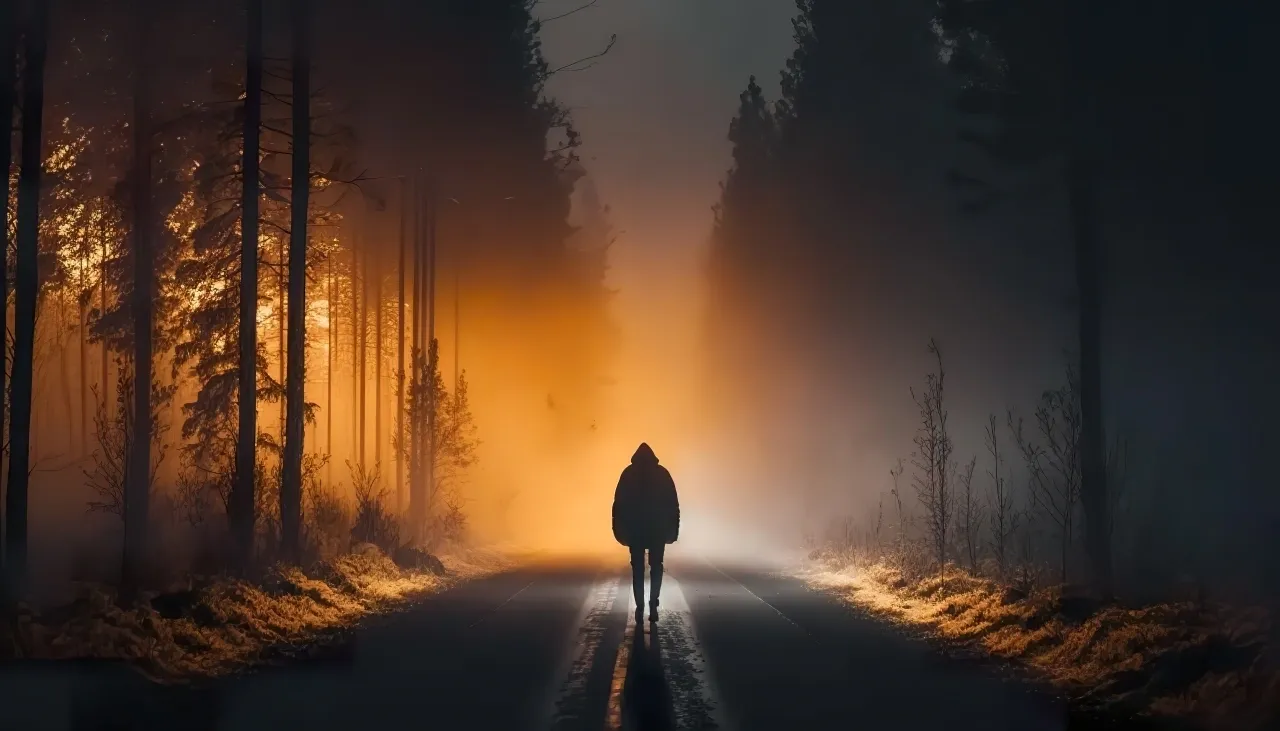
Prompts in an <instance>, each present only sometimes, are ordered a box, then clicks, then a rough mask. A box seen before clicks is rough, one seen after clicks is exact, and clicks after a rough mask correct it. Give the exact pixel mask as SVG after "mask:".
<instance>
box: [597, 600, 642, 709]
mask: <svg viewBox="0 0 1280 731" xmlns="http://www.w3.org/2000/svg"><path fill="white" fill-rule="evenodd" d="M636 631H637V627H636V621H635V613H634V612H627V630H626V632H624V633H623V635H622V643H621V644H619V645H618V654H617V656H616V658H615V659H614V662H613V680H612V681H611V682H610V683H609V710H608V712H607V713H606V714H605V720H604V727H605V729H606V731H621V730H622V691H623V689H624V688H625V687H626V684H627V665H628V663H629V662H630V661H631V643H632V641H633V640H634V638H635V633H636ZM639 631H641V632H643V631H644V629H643V628H641V629H640V630H639Z"/></svg>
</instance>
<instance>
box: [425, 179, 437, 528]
mask: <svg viewBox="0 0 1280 731" xmlns="http://www.w3.org/2000/svg"><path fill="white" fill-rule="evenodd" d="M436 203H437V201H436V192H435V189H434V188H432V189H431V190H430V191H429V192H428V196H427V283H426V289H427V303H426V304H427V308H426V309H427V352H428V356H427V362H428V365H429V368H428V369H427V372H428V374H429V375H430V379H429V380H428V381H427V383H426V386H427V426H426V437H427V439H426V442H427V443H426V455H425V456H424V457H423V461H424V462H426V471H425V472H426V474H425V475H424V478H425V479H426V494H427V499H426V505H425V506H426V508H427V509H428V511H429V510H430V506H431V503H432V501H433V500H434V499H435V494H436V474H435V470H436V409H437V407H438V406H439V405H438V404H437V403H436V398H435V397H436V389H435V373H436V371H437V370H438V369H439V368H440V350H439V348H438V347H437V346H436Z"/></svg>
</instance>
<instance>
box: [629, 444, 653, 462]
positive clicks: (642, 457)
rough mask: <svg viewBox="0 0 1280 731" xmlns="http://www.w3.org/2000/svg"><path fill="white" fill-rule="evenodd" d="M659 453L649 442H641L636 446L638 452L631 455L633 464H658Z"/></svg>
mask: <svg viewBox="0 0 1280 731" xmlns="http://www.w3.org/2000/svg"><path fill="white" fill-rule="evenodd" d="M657 463H658V455H656V454H654V453H653V450H652V449H650V448H649V445H648V444H645V443H644V442H641V443H640V446H639V447H638V448H636V453H635V454H633V455H631V464H657Z"/></svg>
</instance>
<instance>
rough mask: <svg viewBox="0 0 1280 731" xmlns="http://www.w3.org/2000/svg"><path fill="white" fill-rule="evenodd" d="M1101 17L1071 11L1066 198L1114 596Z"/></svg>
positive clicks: (1084, 428)
mask: <svg viewBox="0 0 1280 731" xmlns="http://www.w3.org/2000/svg"><path fill="white" fill-rule="evenodd" d="M1099 19H1100V10H1099V7H1098V3H1094V2H1079V3H1073V4H1071V6H1070V9H1069V10H1068V19H1067V23H1068V27H1067V33H1068V43H1069V51H1068V53H1069V56H1070V58H1069V62H1068V64H1067V67H1068V69H1069V74H1070V76H1069V78H1068V83H1067V95H1068V98H1067V108H1068V110H1069V111H1070V114H1071V119H1070V136H1071V137H1070V149H1069V150H1068V160H1067V195H1068V205H1069V206H1070V211H1071V212H1070V216H1071V234H1072V238H1073V240H1074V244H1075V256H1076V262H1075V263H1076V288H1077V294H1078V297H1079V300H1080V304H1079V307H1080V310H1079V316H1080V319H1079V323H1078V325H1079V337H1080V422H1081V423H1080V470H1081V479H1080V500H1081V502H1082V503H1083V507H1084V516H1085V543H1086V546H1087V549H1088V553H1089V563H1090V568H1091V569H1092V578H1093V581H1094V584H1095V587H1096V589H1097V590H1098V593H1099V594H1100V595H1101V596H1102V598H1103V599H1107V600H1109V599H1110V598H1111V595H1112V576H1111V535H1110V533H1111V529H1110V525H1111V521H1110V518H1109V517H1108V516H1107V512H1108V500H1107V460H1106V437H1105V434H1104V431H1103V418H1102V307H1101V291H1100V280H1101V276H1100V274H1101V272H1100V270H1101V261H1100V257H1099V251H1098V242H1099V227H1098V213H1097V209H1096V195H1097V168H1096V165H1095V159H1094V155H1093V152H1092V151H1093V149H1094V142H1095V135H1094V133H1093V130H1094V125H1095V123H1096V119H1095V117H1096V108H1095V103H1094V94H1093V91H1092V90H1093V89H1094V88H1095V85H1096V82H1097V79H1096V78H1095V76H1096V73H1095V72H1096V69H1095V66H1096V61H1095V60H1094V58H1093V51H1092V43H1091V40H1092V38H1093V37H1094V35H1095V34H1096V27H1097V25H1096V24H1097V23H1098V22H1099Z"/></svg>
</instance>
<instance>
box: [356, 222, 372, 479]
mask: <svg viewBox="0 0 1280 731" xmlns="http://www.w3.org/2000/svg"><path fill="white" fill-rule="evenodd" d="M365 218H366V216H365V215H361V216H360V232H361V236H360V239H358V245H357V246H358V247H360V252H358V256H360V265H361V266H360V324H358V325H357V329H358V332H360V352H358V353H357V357H358V358H360V362H358V364H357V367H358V370H357V373H358V374H360V375H358V394H357V397H356V401H357V402H358V408H360V419H357V420H356V421H357V429H360V433H358V437H357V438H356V442H357V444H358V448H360V465H361V466H364V465H365V456H366V454H367V452H365V435H366V433H367V431H369V424H367V422H366V421H365V414H366V407H367V405H366V403H365V390H366V387H367V380H369V369H367V365H369V251H367V250H366V247H367V245H369V239H367V237H366V234H367V232H366V229H365V225H366V220H365Z"/></svg>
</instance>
